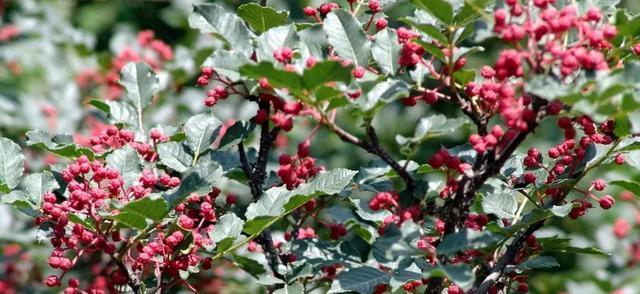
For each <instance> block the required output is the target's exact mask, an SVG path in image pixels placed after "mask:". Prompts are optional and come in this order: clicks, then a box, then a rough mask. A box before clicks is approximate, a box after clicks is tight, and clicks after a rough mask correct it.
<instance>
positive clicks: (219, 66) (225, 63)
mask: <svg viewBox="0 0 640 294" xmlns="http://www.w3.org/2000/svg"><path fill="white" fill-rule="evenodd" d="M249 63H253V61H251V59H249V58H248V57H247V56H246V55H245V54H244V53H242V52H238V51H229V50H215V51H214V52H213V54H211V56H209V57H207V59H206V60H205V61H204V63H203V66H210V67H213V68H215V70H216V72H217V73H218V74H220V75H222V76H225V77H227V78H229V79H230V80H231V81H232V82H236V81H239V80H240V78H241V75H240V67H242V66H243V65H245V64H249Z"/></svg>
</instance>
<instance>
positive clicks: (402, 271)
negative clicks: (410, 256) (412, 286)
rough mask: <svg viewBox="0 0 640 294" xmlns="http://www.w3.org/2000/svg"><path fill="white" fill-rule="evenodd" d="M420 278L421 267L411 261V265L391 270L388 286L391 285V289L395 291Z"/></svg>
mask: <svg viewBox="0 0 640 294" xmlns="http://www.w3.org/2000/svg"><path fill="white" fill-rule="evenodd" d="M421 280H422V269H420V267H418V266H417V265H416V264H415V263H411V265H409V266H407V267H403V268H398V269H395V270H394V271H393V276H392V277H391V281H390V286H391V287H392V288H391V289H392V290H393V291H394V292H395V291H397V290H398V289H400V287H402V286H403V285H404V284H406V283H408V282H412V281H421Z"/></svg>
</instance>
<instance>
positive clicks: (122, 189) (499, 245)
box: [0, 0, 640, 294]
mask: <svg viewBox="0 0 640 294" xmlns="http://www.w3.org/2000/svg"><path fill="white" fill-rule="evenodd" d="M266 2H267V1H262V3H261V4H257V3H251V4H245V5H242V6H240V8H239V9H238V11H237V12H236V13H234V12H231V11H229V10H227V9H225V8H224V7H222V6H220V5H217V4H195V5H194V7H193V8H194V10H193V14H192V15H191V16H190V17H189V23H190V25H191V26H192V27H193V28H194V29H197V30H199V31H201V32H202V33H203V34H204V36H203V37H204V38H205V39H206V40H207V41H208V42H211V43H212V44H216V45H215V49H214V50H213V52H212V53H211V54H210V56H209V57H207V58H206V60H205V61H204V63H203V64H202V66H201V67H200V72H199V75H198V76H196V77H194V79H193V83H194V84H195V86H197V87H199V88H201V89H202V90H203V93H206V95H203V97H200V98H199V99H200V101H199V102H198V103H202V105H203V106H204V107H206V108H207V110H206V111H204V112H202V113H193V114H192V115H191V116H189V117H188V118H187V119H186V120H185V121H184V122H182V123H181V124H176V125H174V126H172V127H169V126H155V125H154V124H152V123H151V122H150V118H149V114H148V111H149V109H151V108H153V106H154V104H155V103H157V100H158V99H155V98H156V97H158V96H159V95H160V94H161V93H160V91H161V88H162V87H161V81H160V78H159V76H158V73H157V71H158V70H160V69H161V67H162V65H163V64H164V63H165V62H168V61H170V60H172V59H174V58H176V56H174V54H173V51H172V49H171V47H170V46H169V45H167V44H166V43H164V42H163V41H160V40H158V39H155V37H154V35H153V34H152V33H151V32H148V31H145V32H142V33H140V34H139V35H138V43H139V45H140V46H139V47H140V48H139V49H140V50H141V52H146V53H142V54H144V56H147V57H148V56H152V58H143V57H141V56H139V55H138V53H136V52H135V51H131V50H129V51H125V52H123V53H121V54H120V55H118V57H116V58H115V59H114V60H113V63H112V67H111V68H110V69H109V71H108V72H107V73H106V82H105V80H101V79H98V80H99V81H102V83H104V85H102V86H104V87H102V86H100V85H99V86H100V87H98V88H97V91H98V92H99V93H103V95H104V96H103V99H94V100H91V101H90V104H91V105H92V106H94V107H95V108H96V109H98V110H99V111H102V112H104V115H105V117H107V119H108V123H109V124H108V125H106V124H105V125H99V126H98V127H95V128H94V132H93V134H92V136H91V137H90V138H89V139H88V140H87V139H83V140H80V139H78V138H75V139H74V138H73V137H72V136H69V135H63V134H50V133H49V132H47V131H45V130H32V131H29V132H27V133H26V140H25V142H26V145H28V146H29V147H31V148H35V149H39V150H43V151H45V152H51V153H53V154H55V155H56V156H60V157H63V158H64V159H61V162H63V163H62V164H57V165H52V166H51V167H50V168H49V169H47V170H43V171H42V172H27V173H26V174H25V175H23V174H24V173H25V172H24V165H25V162H24V156H23V155H22V154H21V153H22V151H21V147H20V146H19V145H17V144H16V143H14V142H12V141H11V140H9V139H6V138H2V139H0V150H1V151H2V152H0V164H1V167H2V168H1V169H0V183H1V185H0V190H1V191H2V192H3V193H4V195H3V196H2V202H3V203H5V204H10V205H13V206H14V207H16V208H18V209H20V210H21V211H23V212H24V213H26V214H27V215H30V216H32V217H33V218H34V219H35V222H36V224H37V225H38V226H39V231H40V232H39V234H40V235H41V236H44V239H46V240H47V242H48V243H50V244H51V251H50V256H49V257H48V264H49V266H50V267H51V268H52V269H53V270H54V274H52V275H50V276H48V277H47V278H46V280H45V281H44V283H45V284H46V285H47V286H48V287H52V288H55V289H57V290H63V291H64V292H65V293H103V292H115V291H131V292H133V293H162V292H164V291H169V290H170V289H175V288H179V287H182V288H185V289H190V290H192V291H194V292H198V291H202V290H201V289H199V288H198V287H197V285H195V284H194V280H197V277H198V276H199V275H201V274H203V273H204V272H205V271H207V270H210V269H212V268H213V269H214V270H215V269H216V268H220V267H228V264H229V263H232V264H234V266H237V267H238V268H240V269H242V270H244V271H245V272H246V273H247V274H249V275H251V276H253V277H254V278H255V281H256V283H258V284H260V285H264V286H265V287H266V289H267V290H268V291H271V292H274V293H289V292H293V293H304V292H309V291H313V290H316V289H318V290H320V291H325V292H326V291H328V292H331V293H341V292H358V293H385V292H399V293H403V292H408V293H417V292H423V293H442V291H446V293H451V294H453V293H526V292H529V286H528V283H527V279H528V276H529V274H531V273H532V272H535V271H538V270H546V269H549V268H553V267H556V266H560V263H559V262H558V261H557V260H556V259H555V258H554V257H553V256H552V255H554V254H557V253H559V252H563V253H570V254H596V255H606V254H607V253H606V252H604V251H602V250H600V249H597V248H591V247H579V246H575V245H574V244H572V243H571V240H569V239H564V238H560V237H557V236H555V237H538V236H537V232H538V231H539V230H541V229H543V228H544V227H545V226H546V225H547V224H548V223H550V222H552V221H555V220H557V219H571V220H574V219H578V218H581V217H583V216H585V215H586V214H588V213H590V212H592V211H595V210H609V209H611V208H612V207H613V206H614V205H616V197H614V196H611V194H612V193H613V192H619V191H622V190H625V191H626V192H625V193H623V194H622V195H623V197H621V198H619V200H620V201H629V202H632V201H633V196H632V195H631V194H635V195H637V196H640V183H638V182H637V181H636V180H634V178H633V177H629V176H628V175H618V176H617V178H615V179H603V178H600V177H598V176H597V175H598V174H597V172H598V171H600V170H603V169H616V168H619V167H621V166H623V165H631V166H632V167H634V168H638V167H640V164H639V163H640V162H639V160H638V158H639V157H640V153H639V152H640V151H639V150H640V142H639V140H638V137H639V136H640V134H639V133H638V132H637V128H636V127H635V126H634V125H635V124H634V120H633V115H634V114H633V112H634V111H635V110H637V109H639V108H640V96H638V94H639V93H638V90H637V86H636V84H637V83H638V81H639V79H640V77H639V75H638V71H639V70H640V63H639V62H638V60H637V56H638V55H639V54H640V43H638V41H637V37H638V35H639V34H640V26H639V25H638V23H640V18H637V17H635V16H633V15H630V14H629V13H628V12H627V11H625V10H618V9H615V7H611V6H609V7H602V6H598V3H600V2H597V1H594V2H593V3H590V2H589V1H578V3H565V1H559V0H558V1H554V0H531V1H520V0H506V1H497V2H493V1H489V0H468V1H445V0H413V1H411V3H412V4H413V6H414V8H415V11H413V13H412V15H411V16H407V17H404V18H400V19H389V17H387V15H386V14H385V11H386V10H387V9H389V8H390V7H392V6H393V4H394V2H395V1H377V0H369V1H356V0H353V1H344V2H341V3H333V2H328V3H323V4H321V5H320V6H319V7H306V8H305V9H304V14H305V16H306V17H307V19H306V20H305V21H304V22H300V23H291V22H290V21H289V18H288V14H287V12H284V11H277V10H275V9H273V8H270V7H268V6H267V5H266V4H267V3H266ZM613 2H615V1H613ZM487 39H494V40H498V43H499V45H498V46H494V47H493V48H491V50H492V52H494V54H490V55H489V56H491V58H483V59H480V60H478V59H474V55H475V54H478V53H481V52H482V51H484V50H485V49H484V48H483V47H481V46H480V45H482V44H484V43H486V40H487ZM147 53H149V54H151V55H148V54H147ZM468 61H474V62H473V64H472V63H471V62H469V64H467V63H468ZM145 62H147V63H145ZM95 77H96V75H94V74H92V73H90V72H85V74H84V75H81V76H80V78H82V80H81V81H87V82H86V83H81V84H83V85H86V84H88V83H89V82H91V81H93V80H95V79H96V78H95ZM98 84H100V83H98ZM101 87H102V88H104V89H106V90H104V89H102V90H100V89H101ZM229 100H236V101H238V102H239V103H246V104H249V105H252V107H253V111H255V112H253V113H252V115H251V116H252V117H251V118H250V119H247V120H232V121H229V120H224V121H223V119H221V118H219V117H218V116H217V115H216V109H217V108H218V107H219V106H220V104H222V103H225V102H226V101H229ZM388 109H395V110H397V112H395V113H396V115H399V116H402V115H404V113H409V112H412V113H415V112H416V111H417V112H419V113H420V119H419V120H417V121H416V126H415V132H414V133H413V134H412V135H407V134H399V133H395V132H394V130H392V129H390V128H391V126H392V125H393V121H394V120H396V119H397V118H394V116H390V115H389V113H390V112H386V111H387V110H388ZM468 130H471V131H470V132H469V131H468ZM294 133H296V134H298V135H296V136H293V135H291V134H294ZM382 133H386V134H388V133H391V134H392V136H395V141H396V145H390V144H388V143H387V142H386V141H384V140H382V138H381V135H380V134H382ZM455 133H462V135H464V136H465V137H466V139H465V141H467V143H465V144H462V145H448V144H446V143H445V144H442V145H440V147H439V148H438V149H437V150H436V151H435V152H431V154H428V155H425V154H423V152H422V151H423V150H424V149H425V145H427V144H429V143H431V142H432V141H434V140H437V139H438V138H439V137H446V136H449V135H452V134H455ZM300 134H302V135H300ZM540 135H545V136H547V137H548V138H551V139H549V141H551V142H553V143H552V145H549V146H533V145H532V144H531V143H530V142H531V141H530V140H531V138H532V137H536V136H540ZM300 138H302V139H300ZM331 138H333V139H335V140H337V141H339V142H340V144H341V145H343V146H346V147H344V148H348V149H350V150H354V151H353V152H354V153H353V154H357V155H358V156H361V157H363V158H366V159H367V160H370V161H371V163H370V164H368V165H366V166H361V167H353V166H350V165H348V163H344V162H335V161H331V153H327V152H323V149H327V148H330V146H328V144H327V142H329V141H328V140H330V139H331ZM331 142H335V141H331ZM436 142H438V143H439V144H441V142H442V141H436ZM594 176H595V177H594ZM608 193H609V194H608ZM629 226H630V225H629V224H628V223H627V224H625V223H624V220H622V221H617V222H616V225H615V229H614V233H615V234H616V236H618V237H619V238H624V237H625V236H628V235H629V230H630V228H629ZM637 247H638V246H637V245H636V249H635V250H636V252H637V250H638V249H637ZM84 263H89V264H91V265H92V273H93V274H94V275H95V276H97V278H95V279H92V280H82V279H78V278H77V277H76V276H75V275H74V273H75V272H74V269H75V268H76V267H78V266H80V265H81V264H84ZM96 281H102V282H103V283H102V285H101V287H102V288H100V287H97V286H96V285H95V284H96ZM104 281H108V283H106V285H104V284H105V283H104Z"/></svg>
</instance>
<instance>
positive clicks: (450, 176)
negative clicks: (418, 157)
mask: <svg viewBox="0 0 640 294" xmlns="http://www.w3.org/2000/svg"><path fill="white" fill-rule="evenodd" d="M428 163H429V165H431V167H433V168H435V169H440V168H444V169H445V170H446V176H447V180H446V184H445V187H444V188H443V189H442V191H440V197H441V198H443V199H446V198H449V196H451V195H452V194H453V193H455V191H456V190H458V175H460V174H464V173H465V171H467V170H470V169H471V165H470V164H469V163H466V162H462V160H460V158H458V157H457V156H453V155H451V154H450V153H449V151H447V149H440V150H438V152H436V153H435V154H434V155H433V156H431V158H430V159H429V161H428Z"/></svg>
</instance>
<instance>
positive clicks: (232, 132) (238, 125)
mask: <svg viewBox="0 0 640 294" xmlns="http://www.w3.org/2000/svg"><path fill="white" fill-rule="evenodd" d="M255 127H256V125H255V124H254V123H253V122H248V121H242V120H239V121H236V122H234V123H233V125H232V126H230V127H229V128H228V129H227V131H226V132H225V133H224V135H223V136H222V139H220V145H219V146H218V150H227V149H229V148H230V147H231V146H235V145H237V144H238V143H240V141H242V140H243V139H244V138H246V137H247V136H249V134H251V132H253V130H254V129H255Z"/></svg>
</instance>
